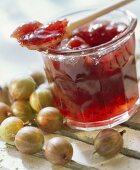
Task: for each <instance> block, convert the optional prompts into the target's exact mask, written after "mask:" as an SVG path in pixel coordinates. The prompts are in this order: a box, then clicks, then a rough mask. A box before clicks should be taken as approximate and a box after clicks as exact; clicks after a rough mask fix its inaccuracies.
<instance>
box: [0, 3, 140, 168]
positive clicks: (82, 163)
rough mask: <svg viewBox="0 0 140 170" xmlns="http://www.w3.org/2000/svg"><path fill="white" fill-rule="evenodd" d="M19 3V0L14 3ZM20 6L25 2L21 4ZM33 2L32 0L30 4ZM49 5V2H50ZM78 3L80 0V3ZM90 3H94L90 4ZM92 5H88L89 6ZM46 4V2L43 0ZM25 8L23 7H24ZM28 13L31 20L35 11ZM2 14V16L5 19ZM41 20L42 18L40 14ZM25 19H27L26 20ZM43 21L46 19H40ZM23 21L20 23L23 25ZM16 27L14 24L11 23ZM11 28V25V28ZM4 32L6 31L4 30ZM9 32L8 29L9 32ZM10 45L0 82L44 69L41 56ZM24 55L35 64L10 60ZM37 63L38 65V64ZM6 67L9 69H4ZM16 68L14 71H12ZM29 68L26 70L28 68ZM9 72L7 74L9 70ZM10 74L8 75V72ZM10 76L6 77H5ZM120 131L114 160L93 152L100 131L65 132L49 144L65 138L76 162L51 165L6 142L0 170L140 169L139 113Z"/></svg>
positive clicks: (2, 62) (0, 61)
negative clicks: (121, 137)
mask: <svg viewBox="0 0 140 170" xmlns="http://www.w3.org/2000/svg"><path fill="white" fill-rule="evenodd" d="M15 1H16V0H15ZM89 1H90V0H89ZM89 1H87V2H89ZM7 2H8V0H7ZM19 2H20V3H19V4H20V5H21V4H22V5H23V3H22V1H19ZM29 2H30V3H31V2H33V1H32V0H31V1H29ZM48 2H49V1H48ZM78 2H79V0H78ZM90 3H91V1H90ZM90 3H89V4H90ZM44 4H45V1H44ZM22 7H23V8H24V6H22ZM28 12H29V11H28V10H27V14H28V15H29V16H30V17H31V18H32V17H33V14H32V11H30V13H28ZM0 14H2V15H3V11H0ZM2 15H0V16H2ZM39 17H40V18H41V17H42V15H41V14H40V15H39ZM24 19H25V18H24ZM41 19H42V20H43V18H41ZM20 21H21V20H19V22H20ZM10 24H11V25H12V26H13V27H14V26H15V23H14V24H13V23H10ZM11 25H9V26H11ZM2 30H3V29H2ZM7 30H8V31H9V29H7ZM139 32H140V26H138V27H137V33H136V37H137V54H140V38H139V37H140V33H139ZM8 44H9V46H7V49H8V47H9V49H8V50H7V52H4V53H3V51H2V48H4V47H5V46H4V45H7V42H5V41H4V43H3V44H1V45H0V49H1V51H2V53H1V54H4V55H5V57H7V58H6V60H5V58H4V57H3V56H1V58H0V71H1V72H2V73H5V74H3V75H2V76H1V79H0V83H3V82H4V81H7V80H9V78H12V77H13V76H15V74H16V73H25V72H26V73H27V69H29V68H30V69H31V68H42V61H41V59H40V58H39V57H37V59H35V61H33V58H29V57H31V56H32V57H34V56H37V54H36V53H34V52H28V51H27V50H25V49H19V50H18V48H19V47H18V45H17V46H16V45H15V44H13V42H12V41H8ZM10 53H11V55H13V54H14V53H15V54H14V55H18V56H20V55H21V56H24V57H25V58H24V59H25V60H26V59H27V60H28V62H29V63H30V62H31V63H32V65H29V63H28V64H27V63H26V62H25V61H23V64H21V63H22V61H21V58H19V61H18V58H17V56H15V57H13V58H10V57H11V56H7V55H8V54H10ZM15 60H16V62H17V64H16V65H15V63H14V61H15ZM36 63H38V65H36ZM5 65H6V66H7V69H6V68H5ZM138 65H140V59H139V60H138ZM14 66H16V67H15V69H14V70H13V68H14ZM25 68H26V69H25ZM7 70H8V71H7ZM11 70H12V71H11ZM6 71H7V72H6ZM5 75H7V76H5ZM138 75H139V78H140V69H139V68H138ZM115 128H117V129H118V130H120V131H121V130H122V129H126V133H125V134H124V147H123V150H122V152H121V153H120V154H118V155H116V156H115V157H113V158H112V159H105V158H103V157H101V156H99V155H98V154H93V152H94V145H93V141H94V137H95V135H96V134H97V133H98V131H91V132H83V131H77V130H70V129H65V128H64V129H63V130H61V131H60V132H58V133H57V134H52V135H49V136H46V137H45V139H46V141H47V140H48V139H49V138H50V137H53V136H57V135H64V136H67V137H66V138H67V139H68V140H69V141H70V142H71V143H72V145H73V148H74V155H73V160H74V161H76V162H77V163H74V162H71V163H69V164H67V165H66V166H65V167H62V166H54V165H52V164H50V163H49V162H48V161H47V160H45V159H44V156H43V153H42V152H41V153H39V154H36V155H33V156H31V155H25V154H21V153H19V152H18V151H17V150H16V149H15V147H13V146H10V145H6V144H5V143H4V142H0V170H72V169H74V170H96V169H98V170H140V111H139V112H138V113H137V114H136V115H135V116H134V117H133V118H131V119H130V120H129V121H127V122H126V123H124V124H123V125H121V126H117V127H115Z"/></svg>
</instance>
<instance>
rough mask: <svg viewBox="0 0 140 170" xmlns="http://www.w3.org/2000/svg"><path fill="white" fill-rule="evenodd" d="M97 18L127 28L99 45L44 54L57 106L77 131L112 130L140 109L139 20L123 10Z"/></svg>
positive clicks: (73, 15)
mask: <svg viewBox="0 0 140 170" xmlns="http://www.w3.org/2000/svg"><path fill="white" fill-rule="evenodd" d="M92 11H93V9H85V10H81V11H76V12H71V13H69V14H66V15H64V16H62V17H59V18H58V19H64V18H67V19H68V21H69V22H73V21H75V20H77V19H78V18H81V17H83V16H87V15H90V14H91V13H92ZM98 20H101V21H102V20H103V21H104V20H107V21H110V22H116V21H117V22H122V23H124V24H126V25H127V29H126V30H125V31H124V32H123V33H121V34H119V35H118V36H116V37H115V38H113V39H112V40H111V41H109V42H107V43H104V44H102V45H99V46H96V47H90V48H86V49H81V50H48V51H47V52H44V53H43V60H44V65H45V72H46V76H47V79H48V81H49V83H53V95H54V101H55V106H56V107H57V108H59V109H60V110H61V112H62V114H63V116H64V117H65V120H66V123H67V125H68V126H70V127H72V128H76V129H83V130H96V129H103V128H108V127H113V126H115V125H118V124H120V123H122V122H124V121H127V120H128V119H129V118H130V117H131V116H132V115H133V114H134V113H135V112H136V110H137V108H138V105H139V92H138V81H137V73H136V60H135V33H134V31H135V27H136V24H137V19H136V17H135V16H134V15H133V14H132V13H131V12H129V11H121V10H119V11H114V12H112V13H109V14H107V15H105V16H103V17H100V18H98Z"/></svg>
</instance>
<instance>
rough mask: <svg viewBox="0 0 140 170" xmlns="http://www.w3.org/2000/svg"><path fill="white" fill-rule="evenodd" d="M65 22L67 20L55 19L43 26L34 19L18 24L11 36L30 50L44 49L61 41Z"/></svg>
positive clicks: (53, 46) (64, 30) (52, 46)
mask: <svg viewBox="0 0 140 170" xmlns="http://www.w3.org/2000/svg"><path fill="white" fill-rule="evenodd" d="M67 23H68V22H67V20H63V21H55V22H52V23H51V24H49V25H45V26H44V25H43V24H41V23H40V22H38V21H34V22H30V23H27V24H24V25H22V26H19V27H18V28H17V29H16V30H15V31H14V32H13V34H12V35H11V36H12V37H14V38H16V39H17V40H18V41H19V43H20V45H21V46H24V47H27V48H28V49H30V50H38V51H45V50H47V49H48V48H55V47H56V46H57V44H58V43H60V42H61V41H62V39H63V36H64V34H65V32H66V26H67Z"/></svg>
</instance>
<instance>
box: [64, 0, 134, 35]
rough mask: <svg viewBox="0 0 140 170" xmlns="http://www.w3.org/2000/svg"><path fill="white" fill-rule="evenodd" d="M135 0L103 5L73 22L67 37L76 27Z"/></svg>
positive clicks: (120, 0) (123, 0) (122, 0)
mask: <svg viewBox="0 0 140 170" xmlns="http://www.w3.org/2000/svg"><path fill="white" fill-rule="evenodd" d="M133 1H135V0H119V1H118V2H115V3H113V4H111V5H108V6H106V7H103V8H101V9H99V10H97V11H95V12H94V13H93V14H92V15H90V16H88V17H85V18H82V19H80V20H78V21H76V22H73V23H71V24H70V25H69V26H68V28H67V33H66V35H65V37H68V36H70V35H71V33H72V31H73V30H74V29H76V28H78V27H80V26H82V25H84V24H86V23H88V22H91V21H93V20H94V19H96V18H98V17H100V16H103V15H105V14H107V13H109V12H111V11H113V10H115V9H118V8H120V7H122V6H124V5H127V4H128V3H130V2H133Z"/></svg>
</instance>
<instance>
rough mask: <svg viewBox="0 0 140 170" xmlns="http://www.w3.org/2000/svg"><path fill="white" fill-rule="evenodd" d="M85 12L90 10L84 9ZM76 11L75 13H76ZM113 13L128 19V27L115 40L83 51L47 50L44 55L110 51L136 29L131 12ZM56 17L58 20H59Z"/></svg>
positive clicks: (135, 18)
mask: <svg viewBox="0 0 140 170" xmlns="http://www.w3.org/2000/svg"><path fill="white" fill-rule="evenodd" d="M86 10H91V8H89V9H86ZM82 11H85V10H81V11H78V12H82ZM76 12H77V11H75V13H76ZM115 12H121V13H122V14H124V15H125V16H127V17H129V19H130V24H129V27H127V29H126V30H125V31H124V32H123V33H121V34H119V35H118V36H116V37H115V38H113V39H112V40H111V41H108V42H106V43H103V44H101V45H98V46H95V47H89V48H85V49H80V50H64V49H63V50H62V49H59V50H56V49H48V50H47V51H45V52H43V53H44V54H46V53H50V54H56V55H76V54H79V53H80V54H85V53H91V52H92V53H93V52H94V53H99V52H101V51H103V49H105V50H107V49H110V48H111V47H112V46H113V45H114V44H115V43H116V42H117V41H118V40H121V39H123V38H125V37H126V36H127V35H129V34H131V33H133V32H134V29H135V28H136V25H137V17H136V15H134V14H133V13H132V12H130V11H129V10H115ZM72 14H74V12H71V13H70V12H69V13H68V14H66V15H62V16H60V17H66V16H68V15H72ZM60 17H58V18H60Z"/></svg>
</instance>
